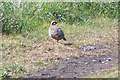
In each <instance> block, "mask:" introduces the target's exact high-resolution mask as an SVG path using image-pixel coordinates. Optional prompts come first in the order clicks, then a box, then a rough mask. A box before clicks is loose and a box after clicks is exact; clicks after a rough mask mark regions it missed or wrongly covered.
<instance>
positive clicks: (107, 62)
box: [25, 43, 118, 78]
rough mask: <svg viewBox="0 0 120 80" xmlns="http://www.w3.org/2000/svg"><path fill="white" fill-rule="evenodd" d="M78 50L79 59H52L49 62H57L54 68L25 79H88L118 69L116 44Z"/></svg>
mask: <svg viewBox="0 0 120 80" xmlns="http://www.w3.org/2000/svg"><path fill="white" fill-rule="evenodd" d="M66 46H67V45H66ZM77 50H78V53H80V55H79V56H78V57H75V56H70V57H67V58H51V59H49V61H51V62H52V61H57V63H56V64H55V65H54V66H51V67H47V68H44V69H42V70H38V71H37V72H35V73H29V74H27V75H26V76H25V78H86V77H87V76H90V75H91V76H92V75H100V74H103V73H109V72H110V69H111V68H114V67H118V45H117V44H116V43H111V44H95V45H85V46H82V47H79V48H78V49H77Z"/></svg>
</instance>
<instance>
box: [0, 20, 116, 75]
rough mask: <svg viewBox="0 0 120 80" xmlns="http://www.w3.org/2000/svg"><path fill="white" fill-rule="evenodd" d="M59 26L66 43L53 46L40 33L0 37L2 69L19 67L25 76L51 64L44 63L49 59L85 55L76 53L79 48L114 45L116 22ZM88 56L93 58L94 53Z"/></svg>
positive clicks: (107, 21) (100, 21) (99, 21)
mask: <svg viewBox="0 0 120 80" xmlns="http://www.w3.org/2000/svg"><path fill="white" fill-rule="evenodd" d="M59 25H60V26H61V27H62V29H63V31H64V32H65V36H66V39H67V42H64V41H60V42H59V43H57V42H55V41H54V40H52V39H50V38H49V37H48V36H46V35H47V34H46V33H45V35H44V34H42V37H41V36H40V35H39V36H37V34H36V36H35V37H34V36H33V37H32V38H29V37H23V36H22V35H9V36H6V35H3V36H2V37H0V38H1V39H0V40H2V41H1V42H2V65H3V66H2V70H4V69H5V68H8V67H9V66H11V65H20V66H22V67H24V68H25V70H26V71H27V72H28V73H29V72H33V71H37V70H38V69H42V68H45V67H47V66H51V65H54V63H55V62H49V61H46V60H49V59H50V58H66V57H69V56H78V55H83V54H89V53H78V48H80V47H81V46H83V45H88V44H111V43H117V42H118V41H117V39H118V32H117V26H118V24H117V21H116V20H111V19H103V18H99V19H95V20H94V23H93V24H92V25H90V26H89V25H88V26H79V25H69V24H64V23H63V24H59ZM34 35H35V34H34ZM116 46H117V45H116ZM116 50H117V49H116ZM97 54H99V53H97ZM100 54H102V53H100ZM91 55H96V53H92V54H91Z"/></svg>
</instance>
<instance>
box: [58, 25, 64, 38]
mask: <svg viewBox="0 0 120 80" xmlns="http://www.w3.org/2000/svg"><path fill="white" fill-rule="evenodd" d="M57 32H58V34H59V36H60V37H61V38H64V33H63V31H62V29H61V28H59V27H58V28H57Z"/></svg>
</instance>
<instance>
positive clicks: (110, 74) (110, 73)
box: [86, 67, 120, 78]
mask: <svg viewBox="0 0 120 80" xmlns="http://www.w3.org/2000/svg"><path fill="white" fill-rule="evenodd" d="M103 72H104V73H102V74H96V75H92V76H91V75H90V76H87V77H86V78H120V77H119V75H118V67H113V68H111V69H105V70H104V71H103Z"/></svg>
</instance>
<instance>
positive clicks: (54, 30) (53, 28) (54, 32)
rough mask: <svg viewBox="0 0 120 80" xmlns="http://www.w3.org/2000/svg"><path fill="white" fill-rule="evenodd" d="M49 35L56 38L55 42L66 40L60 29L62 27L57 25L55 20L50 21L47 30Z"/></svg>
mask: <svg viewBox="0 0 120 80" xmlns="http://www.w3.org/2000/svg"><path fill="white" fill-rule="evenodd" d="M48 33H49V36H50V37H51V38H53V39H55V40H57V42H58V41H59V40H61V39H63V40H64V41H66V38H65V36H64V33H63V31H62V29H61V28H60V27H59V26H57V22H56V21H52V22H51V24H50V27H49V30H48Z"/></svg>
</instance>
